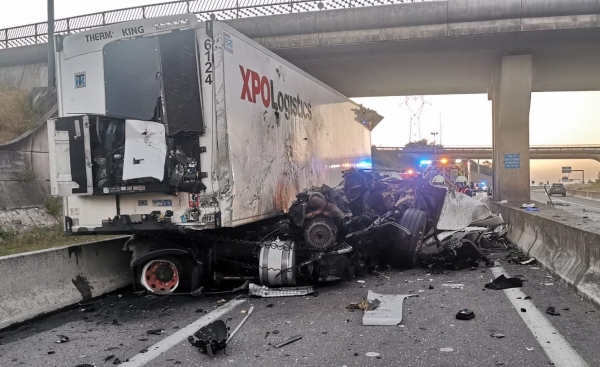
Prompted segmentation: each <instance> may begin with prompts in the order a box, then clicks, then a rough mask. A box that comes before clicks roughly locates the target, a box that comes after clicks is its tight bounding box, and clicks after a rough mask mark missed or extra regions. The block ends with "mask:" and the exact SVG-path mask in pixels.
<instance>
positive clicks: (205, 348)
mask: <svg viewBox="0 0 600 367" xmlns="http://www.w3.org/2000/svg"><path fill="white" fill-rule="evenodd" d="M188 341H189V342H190V344H192V345H193V346H194V347H196V348H198V349H200V350H201V351H202V353H206V354H208V355H210V356H212V355H213V354H214V353H215V352H217V351H219V350H223V349H225V348H227V326H226V325H225V322H224V321H223V320H217V321H214V322H211V323H210V324H208V325H206V326H204V327H202V328H200V329H199V330H198V331H196V332H195V333H194V335H193V336H191V335H190V336H189V337H188Z"/></svg>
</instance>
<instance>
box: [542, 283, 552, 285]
mask: <svg viewBox="0 0 600 367" xmlns="http://www.w3.org/2000/svg"><path fill="white" fill-rule="evenodd" d="M542 284H543V285H554V283H542Z"/></svg>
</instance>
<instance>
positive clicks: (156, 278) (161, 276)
mask: <svg viewBox="0 0 600 367" xmlns="http://www.w3.org/2000/svg"><path fill="white" fill-rule="evenodd" d="M140 280H141V283H142V285H143V286H144V287H145V288H146V289H147V290H149V291H150V292H152V293H171V292H173V291H175V289H177V286H178V285H179V271H178V270H177V266H175V264H173V263H172V262H170V261H168V260H152V261H149V262H148V263H147V264H146V265H145V266H144V268H143V269H142V276H141V279H140Z"/></svg>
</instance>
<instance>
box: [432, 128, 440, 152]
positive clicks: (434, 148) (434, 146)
mask: <svg viewBox="0 0 600 367" xmlns="http://www.w3.org/2000/svg"><path fill="white" fill-rule="evenodd" d="M437 134H439V133H431V135H433V155H437V145H436V144H435V136H436V135H437Z"/></svg>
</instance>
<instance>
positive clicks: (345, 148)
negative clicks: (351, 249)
mask: <svg viewBox="0 0 600 367" xmlns="http://www.w3.org/2000/svg"><path fill="white" fill-rule="evenodd" d="M56 58H57V75H58V80H57V85H58V102H59V117H58V118H56V119H52V120H49V121H48V135H49V136H48V138H49V153H50V154H49V156H50V165H49V170H50V177H51V193H52V194H53V195H56V196H62V197H64V201H63V202H64V217H65V230H66V231H68V232H71V233H75V234H88V233H125V234H134V233H135V234H136V237H137V238H138V239H140V238H143V239H144V241H142V242H143V243H138V244H137V245H134V244H133V243H130V244H129V245H128V246H127V247H128V248H129V249H130V250H134V254H133V260H132V270H133V271H134V272H135V274H136V276H140V275H141V277H140V278H138V279H141V283H142V284H143V285H144V286H146V288H148V289H149V290H152V288H153V287H157V286H158V287H159V288H160V289H163V290H164V289H166V290H164V291H166V292H171V291H173V290H174V289H175V288H177V286H178V283H177V284H175V283H174V282H175V280H174V279H175V278H179V277H183V275H182V274H181V273H182V272H183V271H184V269H187V270H186V276H187V275H189V274H192V273H193V271H196V274H199V273H205V271H206V269H205V268H204V270H203V268H202V266H201V265H199V264H202V263H203V264H204V266H205V267H206V266H207V265H206V264H207V262H212V261H213V260H214V258H211V257H210V256H213V255H214V251H216V250H215V248H214V247H212V250H211V251H213V252H211V253H210V254H213V255H208V254H209V252H210V251H209V250H207V248H209V247H210V246H214V243H212V242H210V241H208V242H210V243H208V244H207V243H205V242H207V241H204V242H203V241H190V237H189V233H190V232H193V233H200V232H198V231H199V230H205V229H210V230H216V231H219V228H225V227H230V228H240V226H241V227H242V228H244V227H245V226H248V225H253V224H260V223H261V221H264V220H267V219H269V218H280V216H281V215H282V214H283V213H284V212H285V211H286V210H287V209H288V208H289V207H290V204H291V203H292V201H293V200H294V198H295V196H296V194H297V193H298V192H299V191H301V190H302V189H304V188H310V187H313V186H321V185H323V184H327V185H337V184H338V183H339V182H340V181H341V178H342V171H343V170H344V169H348V168H350V167H360V168H365V167H366V168H369V167H370V164H371V140H370V130H371V129H372V128H373V127H374V126H375V125H376V124H377V123H378V122H379V121H380V120H381V116H379V115H377V114H376V113H375V112H373V111H369V110H367V109H364V108H362V107H361V106H359V105H357V104H355V103H353V102H352V101H351V100H349V99H348V98H346V97H344V96H343V95H341V94H339V93H338V92H336V91H335V90H333V89H331V88H330V87H328V86H326V85H324V84H323V83H321V82H319V81H318V80H316V79H315V78H313V77H311V76H310V75H308V74H306V73H305V72H303V71H302V70H300V69H298V68H296V67H295V66H293V65H291V64H290V63H289V62H287V61H285V60H284V59H282V58H280V57H278V56H277V55H275V54H274V53H272V52H270V51H269V50H267V49H265V48H263V47H262V46H260V45H259V44H257V43H256V42H254V41H252V40H251V39H249V38H247V37H245V36H243V35H242V34H240V33H239V32H237V31H236V30H234V29H233V28H231V27H229V26H228V25H226V24H224V23H221V22H217V21H212V22H206V23H199V22H198V21H197V19H196V17H195V15H193V14H192V15H183V16H169V17H162V18H154V19H144V20H139V21H134V22H128V23H120V24H115V25H111V26H106V27H102V28H97V29H93V30H89V31H86V32H82V33H78V34H73V35H69V36H66V37H64V38H59V39H58V40H57V55H56ZM202 232H203V233H204V232H205V231H202ZM182 233H183V234H184V237H179V239H182V241H175V242H176V243H174V242H173V241H171V242H169V244H167V242H165V241H162V240H161V241H162V242H160V241H158V240H157V239H156V238H158V237H157V236H164V235H167V236H169V235H179V236H180V235H181V234H182ZM206 233H208V232H206ZM219 233H221V232H219ZM186 235H188V237H185V236H186ZM152 236H154V239H153V240H149V238H151V237H152ZM138 242H139V241H138ZM213 242H214V241H213ZM182 243H185V245H182ZM202 246H206V248H202ZM276 247H277V246H276ZM278 248H279V249H281V247H278ZM220 249H221V250H222V251H226V252H227V251H230V248H229V247H227V246H221V245H220ZM228 249H229V250H228ZM159 253H160V256H162V258H161V259H162V260H156V257H157V256H158V254H159ZM254 255H255V256H257V254H254ZM271 255H273V254H271ZM271 255H269V256H271ZM164 256H167V257H168V256H171V257H173V256H175V257H176V259H175V260H173V259H172V258H169V259H170V260H164V259H165V257H164ZM177 256H179V258H177ZM186 256H187V257H186ZM265 256H267V255H265ZM279 256H281V253H280V254H279ZM290 256H292V255H290ZM271 257H272V256H271ZM271 257H269V258H271ZM207 259H208V260H207ZM288 260H289V259H288ZM290 264H291V263H290ZM142 268H143V269H142ZM136 269H137V270H136ZM161 269H162V270H161ZM169 269H171V270H169ZM159 270H160V271H159ZM165 271H166V273H165ZM211 271H212V270H211ZM160 272H162V273H161V274H163V276H162V278H161V279H162V280H158V278H156V274H157V273H160ZM213 273H214V272H213ZM213 273H211V274H205V275H207V276H208V277H209V278H210V277H212V278H213V279H214V278H215V277H216V276H215V275H214V274H213ZM164 274H167V275H164ZM173 274H175V275H173ZM148 277H152V278H153V280H152V281H153V282H154V283H151V284H150V283H148V282H149V281H148V280H147V279H149V278H148ZM167 278H168V279H170V280H166V279H167ZM192 278H194V279H192V280H191V281H190V282H188V283H189V284H188V285H189V287H188V288H189V289H192V290H194V289H195V288H197V287H196V286H198V284H199V280H198V279H199V278H201V277H197V276H192ZM196 278H198V279H196Z"/></svg>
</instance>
